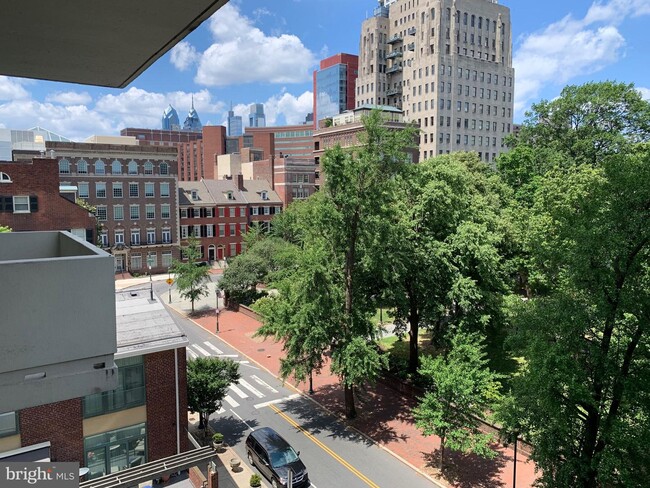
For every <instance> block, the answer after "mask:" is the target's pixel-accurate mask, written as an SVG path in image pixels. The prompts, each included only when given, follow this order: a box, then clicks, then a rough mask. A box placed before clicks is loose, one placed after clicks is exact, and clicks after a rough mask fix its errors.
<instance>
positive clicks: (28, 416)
mask: <svg viewBox="0 0 650 488" xmlns="http://www.w3.org/2000/svg"><path fill="white" fill-rule="evenodd" d="M81 402H82V400H81V398H75V399H73V400H65V401H63V402H56V403H50V404H47V405H41V406H38V407H32V408H26V409H24V410H21V411H20V442H21V445H22V446H23V447H26V446H31V445H33V444H38V443H39V442H46V441H50V442H51V443H52V447H51V458H52V461H58V462H82V461H83V459H84V441H83V412H82V406H81Z"/></svg>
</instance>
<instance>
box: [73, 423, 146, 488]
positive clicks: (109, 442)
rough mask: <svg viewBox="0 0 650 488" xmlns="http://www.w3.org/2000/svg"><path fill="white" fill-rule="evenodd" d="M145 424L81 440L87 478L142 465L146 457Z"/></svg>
mask: <svg viewBox="0 0 650 488" xmlns="http://www.w3.org/2000/svg"><path fill="white" fill-rule="evenodd" d="M146 438H147V429H146V424H138V425H133V426H131V427H125V428H123V429H118V430H112V431H110V432H105V433H103V434H98V435H93V436H90V437H86V438H85V439H84V456H85V459H86V467H87V468H88V469H89V470H90V472H89V473H88V479H93V478H98V477H100V476H104V475H106V474H110V473H116V472H117V471H122V470H123V469H127V468H133V467H135V466H139V465H140V464H144V463H145V462H147V461H146V457H147V449H146Z"/></svg>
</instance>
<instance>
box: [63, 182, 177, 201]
mask: <svg viewBox="0 0 650 488" xmlns="http://www.w3.org/2000/svg"><path fill="white" fill-rule="evenodd" d="M62 184H64V185H65V184H68V183H62ZM140 184H141V183H137V182H129V183H128V184H127V185H128V186H127V187H126V188H125V186H124V183H122V182H121V181H115V182H113V183H111V192H112V195H113V198H122V197H124V196H127V197H129V198H139V197H140ZM158 185H159V186H158V194H159V196H160V197H161V198H169V197H170V196H171V193H170V189H169V182H166V181H163V182H160V183H158ZM77 188H78V191H79V198H89V197H90V184H89V183H88V182H87V181H80V182H79V183H77ZM107 188H108V186H107V183H106V182H103V181H98V182H96V183H95V198H106V197H107ZM126 191H128V193H126ZM144 196H145V197H146V198H154V197H155V196H156V184H155V183H153V182H145V183H144Z"/></svg>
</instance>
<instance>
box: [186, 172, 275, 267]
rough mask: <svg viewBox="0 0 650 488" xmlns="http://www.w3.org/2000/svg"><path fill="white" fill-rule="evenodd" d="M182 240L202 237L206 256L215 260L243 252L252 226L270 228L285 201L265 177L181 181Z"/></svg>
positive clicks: (241, 176)
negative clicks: (246, 234) (247, 234)
mask: <svg viewBox="0 0 650 488" xmlns="http://www.w3.org/2000/svg"><path fill="white" fill-rule="evenodd" d="M178 193H179V197H178V198H179V209H180V226H181V241H183V240H185V239H187V237H188V236H190V235H194V236H196V237H199V238H200V242H201V255H202V257H203V259H206V260H209V261H214V260H223V259H225V258H228V257H233V256H237V255H238V254H240V253H241V252H242V236H243V235H244V234H245V233H246V232H247V231H248V229H249V227H250V226H251V225H260V226H262V228H264V229H268V226H269V225H270V221H271V219H272V218H273V216H274V215H276V214H278V213H280V212H281V211H282V200H280V197H279V196H278V195H277V193H276V192H275V191H273V190H272V188H271V185H270V184H269V183H268V182H267V181H266V180H245V179H244V178H243V175H237V177H235V178H233V179H225V180H202V181H191V182H190V181H184V182H180V183H179V191H178Z"/></svg>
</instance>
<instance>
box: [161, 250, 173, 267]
mask: <svg viewBox="0 0 650 488" xmlns="http://www.w3.org/2000/svg"><path fill="white" fill-rule="evenodd" d="M171 265H172V252H171V251H163V252H162V266H163V268H169V267H170V266H171Z"/></svg>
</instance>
